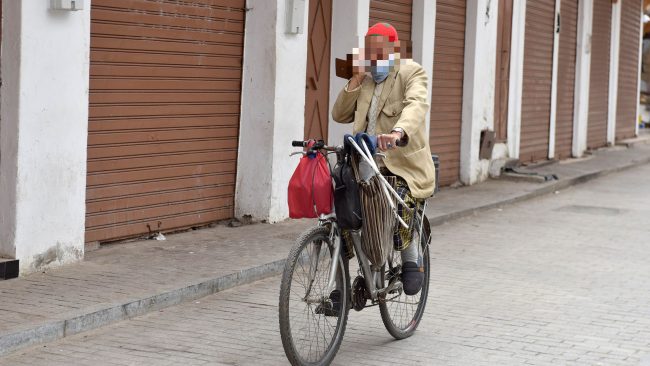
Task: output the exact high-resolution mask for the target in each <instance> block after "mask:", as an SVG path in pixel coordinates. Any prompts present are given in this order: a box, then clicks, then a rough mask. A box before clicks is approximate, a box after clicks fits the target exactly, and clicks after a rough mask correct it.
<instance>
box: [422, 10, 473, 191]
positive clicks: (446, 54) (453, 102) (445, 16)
mask: <svg viewBox="0 0 650 366" xmlns="http://www.w3.org/2000/svg"><path fill="white" fill-rule="evenodd" d="M465 10H466V1H465V0H438V2H437V5H436V35H435V37H436V39H435V42H434V55H433V81H432V88H431V89H432V90H431V93H432V96H431V131H430V139H429V143H430V145H431V152H432V153H434V154H438V155H439V156H440V177H439V179H440V185H450V184H453V183H455V182H456V181H458V179H459V175H460V133H461V121H462V113H463V77H464V69H465Z"/></svg>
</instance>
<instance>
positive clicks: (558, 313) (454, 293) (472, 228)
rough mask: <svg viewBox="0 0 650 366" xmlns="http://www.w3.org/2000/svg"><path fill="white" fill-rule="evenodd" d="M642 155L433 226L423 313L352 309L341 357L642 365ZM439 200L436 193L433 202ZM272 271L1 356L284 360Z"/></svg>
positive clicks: (645, 273) (647, 256)
mask: <svg viewBox="0 0 650 366" xmlns="http://www.w3.org/2000/svg"><path fill="white" fill-rule="evenodd" d="M649 189H650V166H648V165H646V166H643V167H640V168H636V169H632V170H629V171H626V172H623V173H618V174H614V175H611V176H608V177H605V178H601V179H598V180H595V181H592V182H590V183H587V184H585V185H580V186H576V187H573V188H571V189H568V190H565V191H561V192H558V193H557V194H551V195H548V196H544V197H541V198H537V199H534V200H531V201H527V202H524V203H520V204H517V205H513V206H507V207H504V208H503V209H495V210H491V211H488V212H484V213H481V214H479V215H476V216H473V217H468V218H465V219H461V220H457V221H454V222H451V223H448V224H445V225H442V226H438V227H436V228H434V232H435V236H434V239H433V247H432V257H433V261H432V275H431V281H432V288H431V291H430V297H429V303H428V307H427V312H426V315H425V318H424V320H423V321H422V323H421V325H420V328H419V331H418V332H417V333H416V334H415V336H413V337H412V338H410V339H407V340H404V341H399V342H398V341H393V339H392V338H391V337H390V335H389V334H388V333H387V332H386V331H385V330H384V328H383V324H382V322H381V319H380V317H379V312H378V310H377V309H376V308H370V309H366V310H364V311H362V312H360V313H356V312H351V314H350V321H349V324H348V329H347V332H346V335H345V339H344V343H343V345H342V347H341V350H340V351H339V354H338V357H337V358H336V360H335V364H339V365H352V364H355V365H382V364H386V365H389V364H390V365H392V364H404V365H414V364H421V365H504V364H512V365H520V364H535V365H546V364H570V365H638V364H642V365H650V306H649V304H650V235H649V234H650V225H649V222H650V194H648V190H649ZM433 204H434V205H435V202H434V203H433ZM278 288H279V277H273V278H269V279H266V280H264V281H260V282H256V283H254V284H252V285H248V286H241V287H237V288H234V289H231V290H227V291H224V292H221V293H218V294H216V295H212V296H209V297H206V298H203V299H200V300H199V301H195V302H191V303H185V304H181V305H179V306H175V307H171V308H167V309H165V310H163V311H159V312H156V313H152V314H148V315H146V316H142V317H139V318H134V319H132V320H129V321H124V322H121V323H117V324H115V325H113V326H108V327H104V328H101V329H98V330H95V331H91V332H86V333H82V334H79V335H75V336H71V337H68V338H65V339H63V340H61V341H57V342H53V343H48V344H45V345H40V346H36V347H33V348H28V349H24V350H21V351H18V352H16V353H13V354H11V355H9V356H8V357H5V358H0V365H12V366H13V365H178V364H182V365H187V366H190V365H218V364H224V365H284V364H286V358H285V356H284V353H283V350H282V346H281V344H280V337H279V332H278V321H277V298H278Z"/></svg>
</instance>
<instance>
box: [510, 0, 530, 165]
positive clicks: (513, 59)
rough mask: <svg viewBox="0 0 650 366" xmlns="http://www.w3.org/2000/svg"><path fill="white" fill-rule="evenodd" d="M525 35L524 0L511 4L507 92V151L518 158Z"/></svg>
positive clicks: (514, 157)
mask: <svg viewBox="0 0 650 366" xmlns="http://www.w3.org/2000/svg"><path fill="white" fill-rule="evenodd" d="M525 35H526V0H522V1H514V2H513V4H512V41H511V46H510V47H511V51H510V85H509V89H510V91H509V94H508V152H509V154H510V157H511V158H513V159H518V158H519V146H520V141H521V100H522V96H523V85H524V84H523V82H524V45H525Z"/></svg>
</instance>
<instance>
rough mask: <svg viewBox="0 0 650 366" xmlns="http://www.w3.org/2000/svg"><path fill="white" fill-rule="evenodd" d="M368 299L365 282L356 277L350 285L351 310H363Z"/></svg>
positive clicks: (361, 278) (360, 277)
mask: <svg viewBox="0 0 650 366" xmlns="http://www.w3.org/2000/svg"><path fill="white" fill-rule="evenodd" d="M369 298H370V296H369V294H368V290H367V289H366V281H365V280H364V278H363V277H362V276H357V278H355V279H354V282H353V283H352V308H353V309H354V310H356V311H361V310H363V308H365V307H366V303H367V301H368V299H369Z"/></svg>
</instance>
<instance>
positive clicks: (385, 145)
mask: <svg viewBox="0 0 650 366" xmlns="http://www.w3.org/2000/svg"><path fill="white" fill-rule="evenodd" d="M401 139H402V134H401V133H400V132H397V131H393V132H391V133H386V134H380V135H378V136H377V147H379V150H381V151H386V150H390V149H394V148H395V147H397V145H398V143H399V141H400V140H401Z"/></svg>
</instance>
